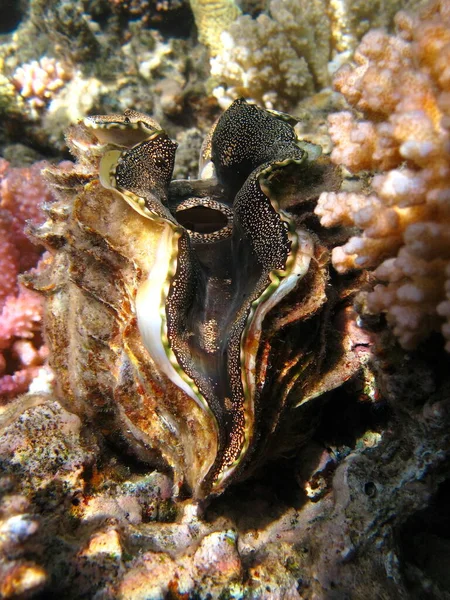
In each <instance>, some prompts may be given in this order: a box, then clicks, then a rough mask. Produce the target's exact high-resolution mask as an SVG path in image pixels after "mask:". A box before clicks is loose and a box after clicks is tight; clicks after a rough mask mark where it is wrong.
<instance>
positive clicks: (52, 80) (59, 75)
mask: <svg viewBox="0 0 450 600" xmlns="http://www.w3.org/2000/svg"><path fill="white" fill-rule="evenodd" d="M70 79H71V69H69V68H68V67H67V65H64V64H63V63H62V62H61V61H59V60H56V59H55V58H50V57H48V56H43V57H42V58H41V59H40V60H39V61H37V60H33V61H31V62H29V63H25V64H23V65H21V66H20V67H18V68H17V69H16V70H15V71H14V73H13V76H12V82H13V84H14V85H15V87H16V88H17V89H18V90H19V92H20V95H21V96H22V97H23V98H25V99H26V100H27V102H28V104H29V106H30V108H31V109H32V111H33V113H34V114H37V113H38V111H40V110H42V109H43V108H44V107H45V106H46V105H47V104H48V102H49V101H50V100H51V99H52V98H53V97H54V95H55V94H56V92H57V91H58V90H60V89H61V88H62V87H63V86H64V85H65V83H66V82H67V81H69V80H70Z"/></svg>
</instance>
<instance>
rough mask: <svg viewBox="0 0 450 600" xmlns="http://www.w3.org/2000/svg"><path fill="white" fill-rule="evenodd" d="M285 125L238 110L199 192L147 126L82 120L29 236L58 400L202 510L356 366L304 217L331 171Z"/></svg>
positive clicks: (226, 123)
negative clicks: (71, 163)
mask: <svg viewBox="0 0 450 600" xmlns="http://www.w3.org/2000/svg"><path fill="white" fill-rule="evenodd" d="M293 122H294V121H293V119H291V118H290V117H289V116H287V115H284V114H282V113H275V112H273V111H267V110H263V109H261V108H259V107H257V106H256V105H253V104H249V103H247V102H246V101H244V100H237V101H235V102H234V103H233V104H232V106H231V107H230V108H229V109H228V110H227V111H225V113H224V114H223V115H222V116H221V117H220V118H219V120H218V121H217V123H216V124H215V125H214V127H213V128H212V130H211V132H210V134H209V135H208V136H207V138H206V140H205V143H204V145H203V148H202V153H201V154H202V155H201V165H200V176H199V179H196V180H179V181H171V178H172V171H173V165H174V157H175V151H176V144H175V143H174V142H172V141H171V140H170V138H169V137H168V136H167V134H166V133H165V132H164V131H163V130H162V129H161V127H160V125H159V124H158V123H156V122H155V121H153V120H152V119H151V118H149V117H147V116H146V115H142V114H140V113H136V112H134V111H132V110H127V111H125V113H124V114H123V115H110V116H97V117H89V118H86V119H85V120H84V121H83V122H82V123H79V124H78V125H76V126H74V127H72V128H71V129H70V130H69V132H68V135H67V141H68V145H69V148H70V150H71V151H72V153H73V154H74V156H75V157H76V159H77V162H76V165H75V167H74V168H73V169H67V168H62V167H59V168H50V169H48V170H47V175H46V176H47V179H48V181H49V182H50V184H51V185H52V186H53V188H54V190H55V192H56V194H57V196H58V200H57V201H56V202H55V203H53V204H51V205H49V206H46V207H45V211H46V213H47V217H48V218H47V221H46V222H45V223H44V224H43V225H42V226H41V227H39V228H37V229H36V230H35V231H34V234H35V235H36V236H37V237H38V238H39V239H40V241H41V242H42V243H44V244H45V245H46V246H47V248H48V249H49V251H50V252H49V253H48V254H47V257H46V258H45V259H44V261H43V262H42V264H41V265H40V267H39V269H38V271H37V272H36V273H35V274H34V275H32V276H31V277H30V279H29V284H30V285H32V286H33V287H34V288H35V289H37V290H40V291H41V292H43V293H44V294H45V295H46V298H47V302H46V306H47V317H46V336H47V341H48V344H49V346H50V349H51V365H52V367H53V369H54V370H55V372H56V379H57V384H58V392H59V395H60V397H61V399H62V400H65V402H66V403H67V406H68V407H69V408H70V410H72V411H74V412H77V413H78V414H80V415H83V417H84V418H85V419H88V420H90V421H91V422H92V423H95V425H96V427H97V428H98V429H99V430H100V431H101V432H102V433H103V434H104V435H106V436H108V437H109V438H111V439H113V440H115V441H116V442H117V443H118V444H119V445H121V446H122V447H123V448H126V449H128V450H130V451H131V452H133V453H134V455H135V456H137V457H138V458H139V459H141V460H143V461H145V462H147V463H149V464H152V465H155V466H157V467H161V468H166V469H167V468H170V469H171V471H172V473H173V479H174V489H175V491H176V493H178V492H179V491H180V489H182V490H183V493H184V494H189V495H191V496H192V497H193V498H196V499H200V498H204V497H207V496H209V495H213V494H219V493H220V492H222V491H223V490H224V489H225V487H226V486H227V485H228V484H229V483H230V482H231V481H233V480H236V479H239V478H242V477H244V476H245V475H246V474H248V473H249V472H250V471H251V470H252V468H253V467H254V466H255V465H256V464H259V463H260V462H261V460H262V459H263V457H264V456H266V455H269V454H271V453H272V452H273V448H274V446H276V445H277V444H280V439H282V435H283V433H282V432H283V431H284V426H285V425H286V423H288V422H290V421H291V415H292V414H293V413H295V412H298V411H299V409H300V408H301V407H304V406H305V405H306V403H307V402H308V401H309V400H311V399H312V398H314V397H317V396H319V395H320V394H321V393H322V392H323V391H325V390H328V389H331V388H333V387H336V386H337V385H338V384H339V383H341V382H342V381H343V380H344V379H346V378H348V377H349V376H350V374H352V373H353V372H354V371H355V369H356V368H357V361H355V360H353V359H352V358H351V357H350V358H349V355H348V347H344V346H345V344H343V343H342V335H340V334H337V333H336V329H333V328H332V326H331V325H330V323H331V320H330V315H332V311H331V310H329V309H328V308H327V309H325V308H324V307H325V306H328V307H329V306H330V305H331V304H332V305H335V304H336V302H337V300H336V299H337V296H338V294H336V293H334V301H332V300H331V297H332V296H333V294H332V293H331V294H330V288H329V286H328V285H327V281H328V270H327V266H328V252H327V250H326V248H325V246H324V244H323V243H322V242H321V241H320V240H319V238H318V236H317V235H316V234H315V233H314V232H312V230H308V228H307V227H306V225H305V223H307V218H306V217H305V214H307V213H308V214H311V212H312V211H311V210H309V211H307V210H303V209H302V207H304V206H308V202H311V199H312V198H315V197H317V191H318V190H319V189H323V187H325V186H327V187H328V189H329V188H330V186H333V185H335V184H336V181H335V176H334V171H333V169H332V168H331V167H330V165H329V163H328V161H327V160H326V159H322V158H320V157H319V155H320V148H319V147H318V146H314V145H313V144H309V143H306V142H300V141H299V140H298V139H297V137H296V135H295V133H294V129H293ZM313 317H314V318H313ZM330 331H331V332H332V334H331V336H330V335H329V332H330ZM325 342H327V343H328V344H329V349H330V353H331V355H332V359H330V358H329V356H330V355H328V357H327V355H326V353H325V352H324V348H325ZM336 365H340V368H341V370H340V371H339V373H338V375H336V372H337V371H336ZM306 418H307V419H308V418H310V416H308V413H306ZM305 429H308V426H306V428H305ZM297 433H298V432H297ZM298 435H300V434H298Z"/></svg>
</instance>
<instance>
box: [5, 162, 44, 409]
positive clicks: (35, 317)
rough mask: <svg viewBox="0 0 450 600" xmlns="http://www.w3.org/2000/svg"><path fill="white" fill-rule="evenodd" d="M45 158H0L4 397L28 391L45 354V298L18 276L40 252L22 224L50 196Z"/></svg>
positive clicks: (37, 217) (37, 212)
mask: <svg viewBox="0 0 450 600" xmlns="http://www.w3.org/2000/svg"><path fill="white" fill-rule="evenodd" d="M44 164H45V163H36V164H34V165H33V166H31V167H24V168H12V167H10V166H9V164H8V162H7V161H5V160H4V159H0V270H1V278H0V312H1V314H0V398H10V397H13V396H15V395H17V394H18V393H21V392H25V391H27V389H28V386H29V384H30V381H31V380H32V379H33V378H34V377H35V376H36V374H37V371H38V369H39V366H40V365H42V363H43V360H44V359H45V353H46V350H45V347H44V346H43V342H42V336H41V323H42V300H41V298H40V297H39V295H38V294H36V293H35V292H32V291H30V290H27V289H26V288H24V287H23V286H22V285H21V284H20V283H19V282H18V277H19V275H20V273H22V272H24V271H26V270H28V269H30V268H31V267H33V266H34V265H36V263H37V261H38V260H39V257H40V255H41V253H42V249H41V248H39V247H37V246H35V245H33V244H32V243H31V241H30V240H29V239H28V237H27V236H26V235H25V233H24V228H25V226H26V223H27V222H31V223H38V222H39V220H40V219H41V217H40V205H41V203H42V202H47V201H49V200H50V199H51V195H50V192H49V191H48V190H47V188H46V186H45V183H44V181H43V179H42V177H41V170H42V167H43V165H44Z"/></svg>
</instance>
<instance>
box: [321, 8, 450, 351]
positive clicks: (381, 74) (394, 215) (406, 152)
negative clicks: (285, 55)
mask: <svg viewBox="0 0 450 600" xmlns="http://www.w3.org/2000/svg"><path fill="white" fill-rule="evenodd" d="M396 23H397V27H398V31H399V33H398V36H391V35H388V34H387V33H385V32H383V31H372V32H370V33H368V34H367V35H366V36H365V37H364V39H363V40H362V42H361V44H360V46H359V47H358V49H357V51H356V52H355V56H354V62H355V64H354V65H352V66H350V65H349V66H345V67H343V68H342V70H340V71H339V72H338V73H337V75H336V78H335V81H334V84H335V87H336V89H338V90H339V91H340V92H342V94H344V96H345V97H346V99H347V100H348V102H349V103H350V104H352V105H353V106H354V107H355V108H356V109H358V110H359V111H361V112H362V113H363V115H364V116H365V119H361V118H358V117H357V116H355V115H354V114H353V113H351V112H341V113H337V114H334V115H331V116H330V118H329V121H330V133H331V137H332V139H333V142H334V144H335V148H334V150H333V152H332V154H331V158H332V160H333V161H334V162H335V163H336V164H343V165H345V166H346V167H347V168H348V169H349V170H350V171H351V172H353V173H357V172H359V171H360V170H370V171H374V172H376V173H377V174H376V175H375V176H374V177H373V180H372V183H371V189H372V192H371V193H369V194H367V195H364V194H361V193H346V192H341V193H337V194H335V193H324V194H322V195H321V197H320V199H319V202H318V206H317V209H316V212H317V214H318V215H319V216H320V218H321V222H322V224H323V225H325V226H327V227H330V226H337V225H345V226H356V227H358V228H359V229H360V230H362V232H361V233H360V234H359V235H354V236H353V237H351V238H350V240H349V241H348V242H347V243H346V244H345V245H343V246H339V247H337V248H335V249H334V250H333V264H334V266H335V268H336V269H337V270H338V271H340V272H345V271H348V270H350V269H355V268H370V269H375V271H374V274H375V277H376V278H377V279H378V280H380V281H381V282H382V283H380V284H378V285H376V287H375V289H374V290H373V291H372V292H370V293H369V294H368V296H367V308H368V310H369V311H370V312H372V313H378V312H383V313H385V314H386V318H387V321H388V323H389V324H390V325H391V326H392V328H393V331H394V333H395V335H396V336H397V337H398V339H399V341H400V343H401V345H402V346H403V347H404V348H406V349H411V348H414V347H416V346H417V344H418V343H419V342H420V341H421V340H423V339H424V338H426V337H427V336H428V335H429V334H430V332H432V331H438V330H442V332H443V333H444V335H445V336H446V337H449V333H450V326H449V323H450V311H449V305H448V302H447V301H446V289H447V290H448V288H449V286H450V284H449V280H448V274H449V270H450V236H449V231H450V186H449V174H450V127H449V126H450V103H449V101H448V98H449V93H450V72H449V68H448V59H449V57H450V3H449V2H448V0H442V1H439V0H438V1H436V2H432V3H431V4H430V5H428V6H427V7H425V8H424V9H422V10H421V11H420V12H419V13H418V14H417V15H411V14H408V13H402V12H401V13H399V14H398V15H397V16H396ZM448 348H449V349H450V345H449V346H448Z"/></svg>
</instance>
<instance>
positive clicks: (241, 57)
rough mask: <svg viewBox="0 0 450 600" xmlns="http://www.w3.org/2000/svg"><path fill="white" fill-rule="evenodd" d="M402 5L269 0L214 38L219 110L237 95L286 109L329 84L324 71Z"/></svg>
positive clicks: (348, 0)
mask: <svg viewBox="0 0 450 600" xmlns="http://www.w3.org/2000/svg"><path fill="white" fill-rule="evenodd" d="M404 4H405V3H404V2H402V1H397V2H380V1H379V0H372V1H371V2H362V1H361V0H356V1H354V0H332V1H331V2H330V1H328V0H314V1H313V2H311V1H307V0H302V1H300V2H299V1H298V0H271V1H270V3H269V10H268V13H269V14H265V13H263V14H260V15H259V16H258V17H257V18H256V19H252V18H251V17H250V16H249V15H242V16H240V17H238V18H237V19H236V20H235V22H234V23H232V24H231V25H230V27H229V28H228V29H227V30H225V31H224V32H223V33H222V34H221V35H220V37H218V38H217V41H216V44H219V42H220V44H219V46H218V48H217V47H216V48H215V52H214V54H215V55H214V56H213V57H212V58H211V76H212V81H213V82H214V84H215V89H214V90H213V94H214V95H215V96H216V97H217V99H218V101H219V103H220V105H221V107H222V108H226V107H227V106H229V104H230V103H231V102H232V101H233V100H234V99H235V98H238V97H241V96H242V97H245V98H251V99H253V100H254V101H256V102H258V103H260V104H262V105H263V106H266V107H267V108H278V109H280V108H284V109H285V110H289V109H292V108H293V107H294V106H295V105H296V104H297V102H298V101H299V100H300V99H302V98H304V97H306V96H307V95H309V94H311V93H312V92H313V91H319V90H320V89H322V88H323V87H325V86H327V85H329V83H330V74H329V71H330V69H331V70H335V69H336V68H337V66H338V65H339V64H340V63H341V64H342V62H344V61H346V60H348V58H349V55H350V52H351V51H352V50H353V49H354V48H355V46H356V44H357V42H358V40H359V39H361V37H362V35H363V34H364V33H365V32H366V31H367V30H368V29H369V28H370V27H380V26H386V27H388V26H390V25H391V24H392V19H393V16H394V14H395V12H396V11H397V10H398V9H399V8H401V7H402V6H403V5H404ZM330 61H334V62H332V63H330Z"/></svg>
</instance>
